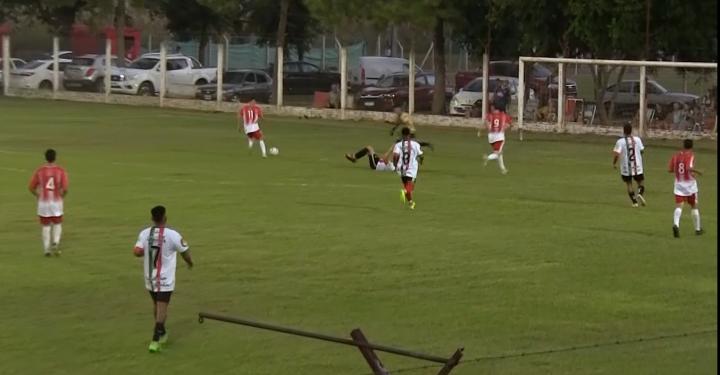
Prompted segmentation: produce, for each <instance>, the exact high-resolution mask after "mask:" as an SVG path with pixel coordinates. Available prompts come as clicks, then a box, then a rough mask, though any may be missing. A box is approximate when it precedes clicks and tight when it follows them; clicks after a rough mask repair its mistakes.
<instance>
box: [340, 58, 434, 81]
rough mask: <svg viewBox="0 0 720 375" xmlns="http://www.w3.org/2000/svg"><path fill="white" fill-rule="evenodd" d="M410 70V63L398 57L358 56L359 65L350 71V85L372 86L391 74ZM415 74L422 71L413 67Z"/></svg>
mask: <svg viewBox="0 0 720 375" xmlns="http://www.w3.org/2000/svg"><path fill="white" fill-rule="evenodd" d="M408 70H410V62H409V61H408V60H407V59H403V58H400V57H384V56H360V63H359V65H358V67H357V69H355V70H353V71H351V73H350V75H351V83H352V84H353V85H356V86H360V87H366V86H372V85H374V84H376V83H377V81H378V80H379V79H380V78H381V77H383V76H386V75H390V74H393V73H407V72H408ZM415 72H416V73H422V69H420V68H419V67H415Z"/></svg>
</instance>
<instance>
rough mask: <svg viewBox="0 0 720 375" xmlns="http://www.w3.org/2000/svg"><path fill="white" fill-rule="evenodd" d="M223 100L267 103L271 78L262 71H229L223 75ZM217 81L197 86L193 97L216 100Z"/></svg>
mask: <svg viewBox="0 0 720 375" xmlns="http://www.w3.org/2000/svg"><path fill="white" fill-rule="evenodd" d="M222 90H223V100H225V101H230V102H247V101H249V100H250V99H255V100H257V101H258V102H261V103H269V102H270V96H271V95H272V78H270V76H269V75H268V74H267V73H265V72H263V71H262V70H255V69H241V70H231V71H228V72H225V73H224V74H223V86H222ZM216 92H217V81H214V83H210V84H207V85H201V86H198V88H197V91H196V92H195V97H196V98H198V99H203V100H216V98H217V96H216V95H215V94H216Z"/></svg>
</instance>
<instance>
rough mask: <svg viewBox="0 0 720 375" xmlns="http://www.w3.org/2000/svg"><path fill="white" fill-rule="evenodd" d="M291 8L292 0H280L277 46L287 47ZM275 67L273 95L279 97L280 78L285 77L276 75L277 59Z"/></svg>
mask: <svg viewBox="0 0 720 375" xmlns="http://www.w3.org/2000/svg"><path fill="white" fill-rule="evenodd" d="M289 9H290V0H281V1H280V21H279V22H278V28H277V34H276V35H275V46H276V47H285V33H286V32H287V19H288V12H289ZM283 50H285V53H287V48H283ZM273 66H274V67H275V69H273V72H272V73H271V74H270V75H271V76H272V77H273V88H272V94H273V97H275V98H277V95H278V90H277V89H278V86H277V84H278V80H279V79H282V78H283V77H276V76H277V68H278V67H277V60H275V63H274V64H273Z"/></svg>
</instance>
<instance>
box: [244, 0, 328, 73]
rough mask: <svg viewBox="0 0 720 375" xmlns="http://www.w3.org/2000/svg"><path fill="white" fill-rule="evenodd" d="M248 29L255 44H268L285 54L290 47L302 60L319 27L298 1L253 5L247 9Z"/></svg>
mask: <svg viewBox="0 0 720 375" xmlns="http://www.w3.org/2000/svg"><path fill="white" fill-rule="evenodd" d="M248 22H249V25H248V27H249V29H250V30H251V31H253V32H255V33H256V34H257V35H258V43H262V44H265V43H268V42H272V43H274V44H275V46H282V47H283V48H284V49H285V51H286V52H287V50H288V49H289V48H290V47H292V48H294V49H295V50H296V51H297V54H298V58H299V59H300V60H302V59H303V56H304V54H305V52H306V51H307V50H308V49H309V47H310V43H311V42H312V40H313V39H314V38H315V36H317V34H318V33H319V32H320V24H319V22H318V20H317V18H315V17H314V16H313V14H312V13H311V12H310V9H309V8H308V6H307V4H306V3H305V2H304V1H302V0H267V1H259V2H255V3H254V4H253V5H252V6H251V7H250V9H249V16H248Z"/></svg>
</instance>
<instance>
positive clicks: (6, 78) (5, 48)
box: [2, 35, 10, 96]
mask: <svg viewBox="0 0 720 375" xmlns="http://www.w3.org/2000/svg"><path fill="white" fill-rule="evenodd" d="M2 58H3V61H2V69H3V71H2V74H3V95H5V96H7V95H8V94H9V93H10V36H9V35H3V36H2Z"/></svg>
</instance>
